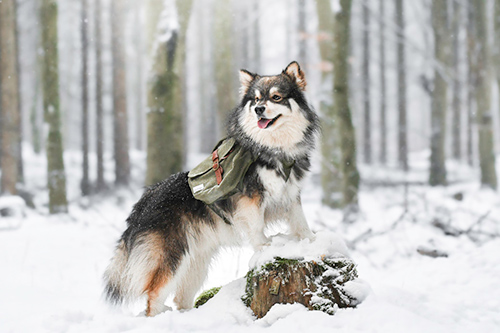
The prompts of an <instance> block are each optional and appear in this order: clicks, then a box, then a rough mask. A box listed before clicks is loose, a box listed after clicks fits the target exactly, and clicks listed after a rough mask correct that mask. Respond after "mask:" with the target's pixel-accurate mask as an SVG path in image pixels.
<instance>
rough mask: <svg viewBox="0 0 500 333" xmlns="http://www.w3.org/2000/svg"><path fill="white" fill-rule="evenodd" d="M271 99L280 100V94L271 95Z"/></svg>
mask: <svg viewBox="0 0 500 333" xmlns="http://www.w3.org/2000/svg"><path fill="white" fill-rule="evenodd" d="M272 99H273V100H275V101H276V102H278V101H281V96H280V95H273V97H272Z"/></svg>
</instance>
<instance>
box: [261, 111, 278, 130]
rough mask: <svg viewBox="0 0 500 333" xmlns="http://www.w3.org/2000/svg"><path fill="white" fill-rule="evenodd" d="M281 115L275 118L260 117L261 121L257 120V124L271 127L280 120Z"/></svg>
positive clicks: (262, 126)
mask: <svg viewBox="0 0 500 333" xmlns="http://www.w3.org/2000/svg"><path fill="white" fill-rule="evenodd" d="M279 117H281V114H279V115H277V116H276V117H274V118H273V119H267V118H260V119H259V121H258V122H257V126H259V128H262V129H265V128H268V127H271V126H272V125H273V124H274V123H275V122H276V120H278V118H279Z"/></svg>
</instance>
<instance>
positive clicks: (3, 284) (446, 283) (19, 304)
mask: <svg viewBox="0 0 500 333" xmlns="http://www.w3.org/2000/svg"><path fill="white" fill-rule="evenodd" d="M65 159H66V167H67V169H68V170H69V172H70V174H71V177H68V191H69V197H70V199H71V202H72V203H71V206H70V213H69V214H68V215H65V216H55V217H51V216H48V214H47V213H46V208H44V204H45V203H46V198H45V193H43V191H42V190H41V189H43V186H44V170H45V169H44V168H45V166H44V162H43V157H36V156H34V155H30V156H28V157H27V160H28V161H29V163H26V169H27V172H26V174H27V183H28V184H30V185H28V186H29V187H30V188H31V189H33V190H35V191H36V193H37V196H36V197H35V203H36V204H37V207H38V209H37V211H34V210H31V209H23V208H22V207H19V206H20V205H19V202H18V201H15V199H13V198H1V199H0V202H5V200H7V201H8V202H7V203H8V204H10V205H13V206H15V207H17V208H16V214H15V216H16V219H17V220H16V221H14V220H12V219H6V218H0V253H1V255H0V267H1V271H0V272H1V273H0V332H141V333H142V332H257V331H276V332H324V331H327V330H328V331H335V332H384V333H386V332H419V333H420V332H468V333H470V332H500V237H498V235H500V196H499V195H498V193H495V192H492V191H490V190H484V189H483V190H481V189H479V184H478V183H477V182H475V181H473V180H472V179H477V177H476V176H477V175H476V174H475V172H474V171H472V170H469V169H468V168H464V169H463V170H462V169H461V168H463V167H461V166H453V165H451V166H450V170H451V171H450V174H451V179H450V180H451V181H452V182H453V180H454V179H455V180H457V181H458V180H460V182H457V183H456V184H454V185H450V186H449V187H446V188H429V187H427V186H422V185H419V184H418V182H419V181H422V182H423V181H425V174H424V173H420V171H419V170H420V169H419V167H418V163H415V164H414V165H415V170H414V171H412V173H411V174H410V175H397V172H396V171H391V170H389V171H388V170H387V169H386V170H384V169H379V170H377V168H367V167H363V168H362V173H363V175H364V176H365V179H366V178H369V179H371V180H376V181H379V182H384V181H387V180H388V179H396V178H397V179H398V180H410V181H412V185H410V186H409V187H407V188H406V189H405V188H404V187H403V186H391V187H387V186H386V187H368V186H365V187H364V188H363V191H362V193H361V195H360V203H361V207H362V210H361V212H360V214H359V218H358V221H357V222H356V223H354V224H352V225H345V224H342V222H341V220H342V214H341V212H338V211H334V210H330V209H326V208H324V207H322V206H321V204H320V192H319V190H318V188H319V187H318V184H316V182H315V178H314V177H313V178H312V179H311V181H310V182H308V185H307V187H306V189H305V191H304V195H303V202H304V207H305V211H306V216H307V218H308V220H309V223H310V225H311V227H312V229H313V230H315V231H318V232H321V231H333V232H335V233H337V235H338V236H339V237H341V238H343V239H344V240H345V241H346V243H347V244H348V246H349V248H350V255H351V257H352V258H353V259H354V260H355V261H356V263H357V264H358V272H359V275H360V278H362V279H363V280H364V281H366V283H368V285H370V287H371V292H370V294H369V296H368V297H367V299H366V300H365V301H364V302H363V303H362V304H360V305H359V306H358V307H357V308H355V309H341V310H339V311H338V312H337V313H336V314H335V315H334V316H329V315H327V314H325V313H322V312H317V311H307V310H306V309H305V308H304V307H303V306H301V305H297V304H294V305H278V306H275V307H273V308H272V309H271V311H270V312H269V313H268V314H267V316H265V317H264V318H262V319H259V320H255V319H254V318H253V317H252V315H251V312H250V310H248V309H247V308H245V306H244V305H243V303H242V302H241V301H240V296H241V295H242V293H243V289H244V280H243V279H242V278H241V277H243V276H244V274H245V273H246V271H247V270H248V265H249V262H250V259H251V257H252V251H251V250H250V249H248V248H242V249H224V250H223V251H221V253H220V255H219V257H218V258H217V259H216V260H215V261H214V264H213V268H212V270H211V272H210V275H209V277H208V280H207V282H206V284H205V288H210V287H214V286H220V285H224V287H223V288H222V289H221V291H220V292H219V294H217V295H216V296H215V297H214V298H213V299H212V300H211V301H209V302H208V303H207V304H206V305H204V306H202V307H201V308H199V309H193V310H190V311H186V312H178V311H172V312H166V313H163V314H161V315H158V316H157V317H154V318H145V317H143V316H141V315H139V313H140V312H141V311H142V310H143V309H142V306H143V304H135V305H133V306H131V307H128V308H127V307H122V308H112V307H110V306H108V305H107V304H105V303H104V302H103V300H102V298H101V292H102V282H101V277H102V273H103V271H104V269H105V267H106V265H107V264H108V261H109V258H110V256H111V254H112V251H113V248H114V246H115V242H116V240H117V239H118V237H119V236H120V234H121V232H122V231H123V230H124V227H125V222H124V221H125V218H126V216H127V214H128V213H129V212H130V209H131V207H132V204H133V203H134V202H135V201H136V200H137V199H138V197H139V196H140V193H141V191H140V189H139V186H137V190H123V191H121V192H119V193H116V192H115V193H113V194H109V195H106V196H102V197H94V198H92V199H90V200H81V199H79V198H78V181H79V163H80V162H79V158H78V155H76V154H71V153H69V154H67V155H66V156H65ZM133 160H134V161H135V162H137V163H135V168H134V175H135V177H134V178H135V179H138V180H140V179H141V176H140V175H141V174H143V172H144V170H142V169H141V168H140V167H139V166H140V165H143V163H142V162H143V160H144V156H143V155H141V154H134V155H133ZM422 160H423V159H422ZM422 169H423V168H422ZM109 170H112V169H111V168H109ZM109 170H108V171H109ZM454 172H455V173H454ZM454 175H456V176H454ZM109 176H110V178H112V175H109ZM398 177H399V178H398ZM467 179H469V181H467ZM137 183H140V182H139V181H138V182H137ZM9 200H10V201H9ZM436 225H437V226H439V227H436ZM445 231H446V232H447V233H454V234H456V235H455V236H451V235H446V234H445ZM495 235H497V237H494V236H495ZM417 249H419V250H420V252H425V251H432V250H438V251H439V253H441V254H443V253H445V254H447V255H448V256H447V257H438V258H432V257H429V256H423V255H421V254H419V252H417Z"/></svg>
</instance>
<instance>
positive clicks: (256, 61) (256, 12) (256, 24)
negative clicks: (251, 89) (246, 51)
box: [249, 0, 261, 73]
mask: <svg viewBox="0 0 500 333" xmlns="http://www.w3.org/2000/svg"><path fill="white" fill-rule="evenodd" d="M249 15H251V16H253V22H252V23H253V24H252V26H253V59H252V60H253V68H252V71H253V72H254V73H260V69H261V59H260V58H261V51H260V41H261V38H260V36H261V33H260V19H259V16H260V8H259V0H253V13H251V14H249Z"/></svg>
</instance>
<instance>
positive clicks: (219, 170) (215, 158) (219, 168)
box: [212, 149, 224, 185]
mask: <svg viewBox="0 0 500 333" xmlns="http://www.w3.org/2000/svg"><path fill="white" fill-rule="evenodd" d="M212 161H213V162H214V165H213V166H212V168H213V169H214V171H215V178H216V179H217V185H220V183H222V173H223V172H224V169H222V166H221V165H220V160H219V153H218V150H217V149H215V150H214V151H213V153H212Z"/></svg>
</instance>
